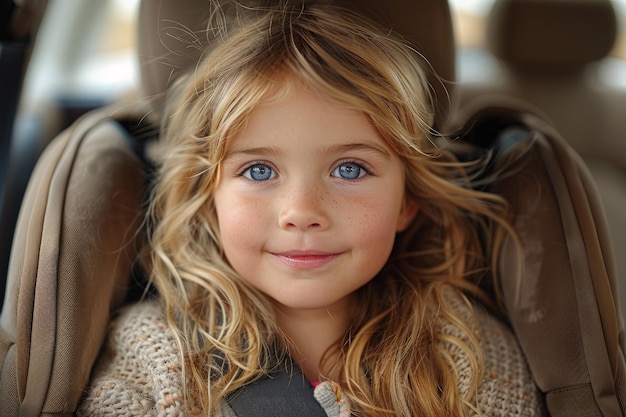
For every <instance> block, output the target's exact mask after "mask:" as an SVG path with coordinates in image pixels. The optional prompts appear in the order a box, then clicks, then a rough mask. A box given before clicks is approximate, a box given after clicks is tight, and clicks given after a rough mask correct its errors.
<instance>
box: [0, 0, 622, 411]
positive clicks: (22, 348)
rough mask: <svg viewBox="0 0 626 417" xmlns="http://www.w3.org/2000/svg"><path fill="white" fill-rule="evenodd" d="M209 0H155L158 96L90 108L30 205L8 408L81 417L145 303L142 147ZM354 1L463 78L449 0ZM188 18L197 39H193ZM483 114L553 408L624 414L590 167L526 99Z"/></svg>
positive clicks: (19, 250)
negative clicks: (121, 324)
mask: <svg viewBox="0 0 626 417" xmlns="http://www.w3.org/2000/svg"><path fill="white" fill-rule="evenodd" d="M294 1H295V0H294ZM345 2H346V3H349V2H348V0H345ZM208 3H209V1H208V0H185V1H182V2H181V1H180V0H176V1H174V0H163V1H154V0H144V1H143V3H142V6H141V8H140V22H139V23H140V25H139V31H140V34H141V37H140V39H139V41H140V42H139V46H140V51H139V56H140V57H141V60H142V80H143V86H142V89H143V91H144V94H145V96H146V98H148V100H146V102H147V103H149V107H142V106H137V105H120V106H115V107H108V108H105V109H102V110H99V111H96V112H92V113H90V114H88V115H86V116H85V117H83V118H82V119H81V120H79V121H78V122H77V123H75V124H74V125H73V126H72V127H71V128H70V129H68V130H67V131H65V132H64V133H63V134H62V135H61V136H59V137H58V138H57V139H55V141H54V142H53V143H52V145H51V146H49V148H48V149H47V150H46V152H45V154H44V155H43V156H42V158H41V159H40V161H39V163H38V166H37V168H36V171H35V173H34V174H33V177H32V179H31V182H30V184H29V188H28V191H27V196H26V199H25V202H24V204H23V206H22V210H21V213H20V218H19V222H18V225H17V231H16V237H15V242H14V245H13V248H12V253H11V260H10V267H9V275H8V277H7V278H8V287H7V297H6V301H5V304H4V307H3V310H2V315H1V316H0V405H1V406H0V416H15V415H21V416H38V415H55V416H70V415H73V413H74V412H75V410H76V406H77V404H78V401H79V400H80V398H81V395H82V392H83V390H84V387H85V386H86V384H87V382H88V379H89V374H90V371H91V368H92V366H93V363H94V361H95V359H96V357H97V354H98V350H99V348H100V346H101V344H102V342H103V340H104V338H105V336H106V326H107V322H108V319H109V314H110V312H111V310H113V309H115V308H117V307H119V306H121V305H122V304H124V303H126V302H132V301H133V296H132V295H130V296H129V292H130V293H132V291H131V290H132V287H133V283H134V281H135V280H136V279H141V275H140V274H135V273H134V268H133V261H134V258H135V256H136V253H137V248H138V247H139V246H140V244H141V241H142V236H141V230H140V228H139V223H140V221H141V217H142V214H143V213H142V209H143V206H144V204H143V199H144V198H145V188H146V181H147V179H148V176H149V170H150V165H149V162H148V161H147V160H146V159H145V153H144V152H143V150H144V148H145V144H146V143H149V142H150V141H151V140H154V139H155V138H156V132H157V130H156V126H155V124H154V122H152V123H151V122H150V120H152V121H157V120H158V115H160V114H161V112H162V109H161V106H162V100H161V98H162V95H163V94H164V93H165V91H166V90H167V87H168V85H169V84H170V83H171V82H172V81H173V80H174V79H175V78H176V77H177V75H178V74H179V73H180V72H181V71H183V70H184V69H185V68H186V67H188V66H189V65H193V64H194V62H195V60H196V59H197V56H198V55H199V53H200V50H199V49H195V48H192V47H190V45H197V43H196V42H195V41H200V42H202V40H203V39H205V38H204V35H203V33H204V32H203V23H202V20H203V13H206V12H208V11H209V10H208V8H207V4H208ZM355 3H358V4H359V7H364V8H366V9H368V10H370V11H372V13H373V14H374V15H376V16H378V17H379V18H383V19H387V18H388V19H390V20H389V21H391V22H394V24H393V25H392V27H393V28H395V29H396V30H399V31H400V32H401V33H403V34H404V35H405V36H406V37H407V38H408V39H410V40H411V41H412V42H414V43H415V44H416V45H418V47H419V48H420V49H421V50H422V51H428V53H426V52H424V54H425V55H426V57H427V58H428V59H430V61H431V63H432V64H433V68H434V70H435V71H436V72H437V73H439V74H444V75H443V77H444V78H446V79H451V78H453V77H452V75H453V74H454V45H453V36H452V28H451V23H450V15H449V10H448V5H447V2H446V1H445V0H429V1H423V2H409V1H406V5H404V4H403V2H402V1H399V0H398V1H395V2H388V3H387V4H385V6H384V10H381V9H383V6H382V4H380V3H377V2H374V1H371V2H370V1H367V2H355ZM355 7H356V6H355ZM402 11H403V12H402ZM381 12H384V13H381ZM385 16H386V17H385ZM396 21H397V22H398V23H395V22H396ZM402 22H404V23H402ZM412 22H419V23H416V24H412ZM189 29H191V30H192V31H193V33H195V34H196V35H197V36H193V37H192V38H188V37H187V36H189V35H190V34H191V33H192V32H190V31H189ZM189 41H194V42H193V43H190V42H189ZM432 80H433V82H434V83H435V85H436V86H437V85H438V87H436V91H437V92H438V94H439V95H438V96H437V102H438V103H439V114H438V121H439V123H440V125H441V126H444V125H445V124H446V122H445V121H446V120H447V119H448V110H449V109H452V113H453V114H454V115H456V114H457V111H456V110H454V107H453V106H450V105H449V98H448V95H447V93H446V92H445V91H444V90H443V89H442V88H441V86H442V84H437V83H436V81H437V80H438V79H437V77H433V78H432ZM437 82H438V81H437ZM515 108H517V106H515ZM480 109H481V110H475V109H472V110H471V111H470V112H468V113H467V114H460V113H459V117H458V119H459V120H464V121H467V123H465V127H464V128H463V129H464V132H465V133H464V135H463V138H465V139H466V140H467V141H468V142H469V143H471V144H472V145H471V146H473V147H475V149H477V150H479V151H480V150H484V152H486V153H487V154H492V155H494V156H495V158H494V159H493V163H494V164H495V165H497V166H498V167H501V168H503V169H506V171H505V172H508V173H510V175H504V176H503V177H502V178H501V180H500V181H499V182H498V183H497V184H496V185H495V186H494V187H495V188H494V190H495V191H497V192H501V193H502V194H503V195H505V196H506V197H507V198H509V199H510V201H511V203H512V205H513V208H514V210H515V214H516V227H517V228H518V230H519V232H520V236H521V238H522V240H523V242H524V245H525V248H526V249H527V254H526V255H525V257H524V259H521V260H519V259H516V257H515V255H514V253H513V252H512V251H511V252H510V253H508V251H507V253H505V255H504V256H503V257H502V259H501V269H502V270H501V275H502V277H503V282H502V287H503V289H504V292H505V295H506V304H507V308H508V318H509V320H510V322H511V326H512V328H513V329H514V330H515V332H516V334H517V336H518V338H519V340H520V344H521V346H522V348H523V350H524V352H525V354H526V355H527V358H528V361H529V364H530V366H531V369H532V371H533V374H534V376H535V380H536V381H537V384H538V386H539V388H540V389H541V390H542V391H543V392H544V393H545V394H546V399H547V405H548V409H549V411H550V413H551V414H552V415H553V416H571V415H575V414H574V413H573V411H580V410H583V411H584V412H585V413H587V414H586V415H593V416H618V415H623V413H624V410H625V409H626V407H625V404H626V400H625V398H626V390H625V388H624V387H625V385H624V384H625V375H626V371H625V369H624V368H625V367H624V349H623V325H622V323H621V320H620V317H621V316H620V314H619V309H620V306H619V302H618V301H617V300H616V298H615V295H614V294H615V282H614V271H613V264H612V252H611V248H610V245H609V244H608V243H607V241H606V236H605V234H606V224H605V222H604V217H603V213H602V211H601V209H599V208H598V207H597V197H596V195H595V189H594V187H593V184H591V182H590V180H589V176H588V173H587V171H586V170H585V168H584V166H583V165H582V164H581V163H580V161H579V159H578V158H577V157H576V155H575V154H574V153H573V152H572V151H571V149H570V148H569V147H568V146H567V145H566V144H565V143H564V142H563V140H562V139H560V137H559V136H558V135H557V134H556V133H554V132H553V130H552V129H551V127H550V125H549V124H548V123H547V122H545V121H544V120H542V119H541V118H539V117H536V116H533V115H532V114H531V113H529V112H526V111H522V110H517V109H512V108H505V107H497V108H490V107H487V106H482V105H481V106H480ZM146 115H147V116H148V117H146ZM511 190H515V193H511ZM536 196H541V197H542V200H540V201H538V200H536V199H535V198H534V197H536ZM529 197H531V198H529ZM531 203H532V204H531ZM537 247H539V248H542V249H545V250H542V251H539V252H538V251H536V250H533V249H536V248H537ZM519 261H521V262H522V264H523V265H524V267H525V271H526V274H525V276H524V280H523V282H522V284H521V288H520V292H516V285H515V283H513V282H512V281H513V280H512V278H513V277H514V276H515V274H514V273H512V271H514V270H515V269H516V266H517V264H518V262H519ZM507 278H508V280H507Z"/></svg>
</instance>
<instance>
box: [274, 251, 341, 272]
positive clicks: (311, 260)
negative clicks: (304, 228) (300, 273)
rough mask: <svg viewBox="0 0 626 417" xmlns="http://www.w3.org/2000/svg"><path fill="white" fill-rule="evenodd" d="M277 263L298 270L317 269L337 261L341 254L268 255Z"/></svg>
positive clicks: (283, 253) (295, 253) (286, 253)
mask: <svg viewBox="0 0 626 417" xmlns="http://www.w3.org/2000/svg"><path fill="white" fill-rule="evenodd" d="M269 254H270V255H271V256H272V257H273V258H274V259H275V260H277V261H278V262H280V263H282V264H284V265H286V266H288V267H290V268H293V269H298V270H310V269H317V268H321V267H323V266H326V265H328V264H329V263H331V262H333V261H334V260H335V259H337V258H338V257H339V256H340V255H341V253H323V252H282V253H273V252H270V253H269Z"/></svg>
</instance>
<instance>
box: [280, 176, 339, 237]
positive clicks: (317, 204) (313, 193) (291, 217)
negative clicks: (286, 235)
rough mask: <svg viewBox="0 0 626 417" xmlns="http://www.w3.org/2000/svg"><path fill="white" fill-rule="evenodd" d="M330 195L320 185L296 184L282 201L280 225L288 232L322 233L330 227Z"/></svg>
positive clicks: (282, 197)
mask: <svg viewBox="0 0 626 417" xmlns="http://www.w3.org/2000/svg"><path fill="white" fill-rule="evenodd" d="M327 199H328V193H327V192H326V191H325V190H324V189H323V188H322V187H321V186H320V185H312V184H302V183H299V184H294V185H292V186H291V187H289V188H288V189H287V191H286V192H285V193H284V194H283V195H282V196H281V199H280V214H279V220H278V221H279V225H280V227H281V228H283V229H286V230H301V231H322V230H325V229H327V228H328V227H329V225H330V218H329V216H328V212H327V210H326V200H327Z"/></svg>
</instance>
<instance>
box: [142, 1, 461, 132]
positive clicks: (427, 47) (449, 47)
mask: <svg viewBox="0 0 626 417" xmlns="http://www.w3.org/2000/svg"><path fill="white" fill-rule="evenodd" d="M277 1H279V0H247V1H239V2H236V1H233V0H221V1H220V2H216V0H144V1H142V3H141V6H140V8H139V25H138V40H137V44H138V53H139V60H140V68H141V88H142V94H143V95H144V97H146V98H148V99H149V101H150V102H151V106H152V114H151V118H152V119H153V120H159V118H160V116H161V113H162V111H163V109H162V107H163V100H164V93H165V91H166V90H167V89H168V87H169V86H170V85H171V84H172V83H173V82H174V81H175V80H176V79H177V78H178V77H179V76H180V74H181V73H183V72H184V71H185V70H187V69H188V68H190V67H192V66H194V65H195V64H196V62H198V60H199V59H200V56H201V55H202V53H203V51H204V50H205V49H206V47H207V46H208V45H210V43H211V42H212V41H213V40H214V39H215V37H216V35H215V33H214V32H212V31H208V30H207V24H208V22H209V18H210V17H211V16H212V14H213V13H215V12H216V10H215V9H216V6H215V3H219V4H222V5H226V4H231V3H232V4H234V3H239V4H243V5H244V6H247V5H249V4H254V5H260V6H268V5H272V4H273V2H274V3H276V2H277ZM286 1H287V2H306V1H309V0H286ZM314 1H320V2H332V3H333V4H336V5H340V6H344V7H351V8H353V9H355V10H359V11H361V12H362V13H364V14H366V15H369V16H370V17H371V18H374V19H375V20H378V21H379V22H381V23H383V24H384V25H386V26H388V27H389V28H390V29H391V30H393V31H395V32H397V33H398V34H400V35H401V36H403V37H404V38H405V39H407V40H408V41H409V42H411V43H412V44H413V45H414V46H415V47H416V49H417V50H418V51H419V52H420V53H421V54H423V55H424V56H425V57H426V59H427V60H428V61H429V63H430V65H431V66H432V74H430V82H431V85H432V86H433V89H434V92H435V101H436V105H437V115H436V124H437V126H442V125H443V124H444V121H445V120H446V119H447V117H448V112H449V109H450V105H451V94H452V91H451V88H452V81H454V79H455V70H456V69H455V50H454V34H453V31H452V21H451V16H450V10H449V6H448V2H447V0H423V1H419V2H417V1H411V0H390V1H387V2H384V3H383V2H380V1H378V0H334V1H333V0H314ZM231 6H232V5H231Z"/></svg>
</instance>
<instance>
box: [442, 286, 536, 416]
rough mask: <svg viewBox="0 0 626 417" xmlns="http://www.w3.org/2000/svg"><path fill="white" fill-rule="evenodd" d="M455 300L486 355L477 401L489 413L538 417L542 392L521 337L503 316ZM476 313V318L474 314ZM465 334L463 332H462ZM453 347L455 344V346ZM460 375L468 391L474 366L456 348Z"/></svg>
mask: <svg viewBox="0 0 626 417" xmlns="http://www.w3.org/2000/svg"><path fill="white" fill-rule="evenodd" d="M451 304H452V306H453V308H454V309H455V310H457V312H460V313H461V316H462V317H463V316H465V317H464V318H467V320H468V322H469V323H471V322H472V321H473V322H474V323H475V325H476V329H475V330H476V335H477V337H478V340H479V342H480V347H481V354H482V358H483V375H482V380H481V383H480V385H479V387H478V391H477V392H476V396H475V399H474V403H475V404H476V406H477V408H478V410H479V411H480V412H481V416H485V417H505V416H506V417H534V416H542V415H545V413H544V405H543V399H542V396H541V394H540V392H539V390H538V388H537V386H536V384H535V382H534V380H533V378H532V374H531V372H530V369H529V367H528V364H527V362H526V358H525V357H524V355H523V353H522V351H521V348H520V347H519V345H518V343H517V339H516V338H515V336H514V335H513V333H512V332H511V330H509V328H508V327H507V326H506V325H504V324H503V323H502V322H501V321H500V320H499V319H497V318H496V317H494V316H492V315H490V314H488V313H487V312H486V311H484V309H482V308H481V307H478V306H476V307H474V308H471V309H470V307H469V306H468V305H467V304H465V303H464V302H463V301H461V299H460V298H453V299H452V300H451ZM471 317H473V320H472V318H471ZM444 327H445V328H444V332H445V333H448V334H452V335H455V336H461V335H462V333H459V332H461V330H460V329H459V328H458V327H456V326H454V325H452V324H448V325H446V326H444ZM461 337H462V336H461ZM451 349H452V350H453V351H454V350H456V349H455V348H453V347H452V348H451ZM453 357H455V358H456V359H455V365H456V368H457V373H458V375H459V376H460V377H459V382H458V386H459V391H460V392H461V393H466V392H467V391H468V387H469V377H468V375H470V372H471V369H470V364H469V361H468V359H467V356H466V355H465V354H463V352H461V351H460V350H457V351H456V352H453Z"/></svg>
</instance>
